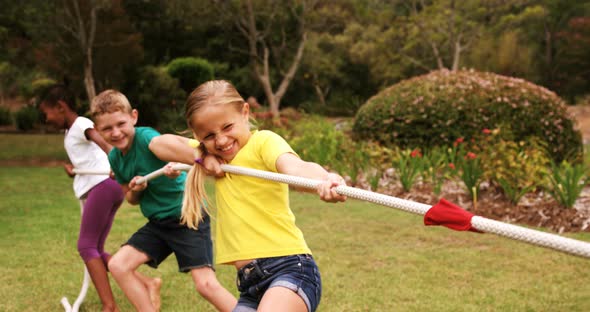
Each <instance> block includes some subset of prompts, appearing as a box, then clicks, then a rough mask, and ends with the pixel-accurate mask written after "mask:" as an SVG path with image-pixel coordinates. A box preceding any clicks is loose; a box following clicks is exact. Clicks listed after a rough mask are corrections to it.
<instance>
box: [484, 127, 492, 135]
mask: <svg viewBox="0 0 590 312" xmlns="http://www.w3.org/2000/svg"><path fill="white" fill-rule="evenodd" d="M482 132H483V133H484V134H490V133H492V130H490V129H488V128H484V129H483V130H482Z"/></svg>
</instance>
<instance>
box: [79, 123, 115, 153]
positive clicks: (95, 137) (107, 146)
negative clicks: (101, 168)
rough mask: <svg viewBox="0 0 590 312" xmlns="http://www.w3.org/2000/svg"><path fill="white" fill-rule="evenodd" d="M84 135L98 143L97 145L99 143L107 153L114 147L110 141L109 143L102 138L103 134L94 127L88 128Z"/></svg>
mask: <svg viewBox="0 0 590 312" xmlns="http://www.w3.org/2000/svg"><path fill="white" fill-rule="evenodd" d="M84 135H85V136H86V138H87V139H88V140H90V141H93V142H94V143H96V145H98V146H99V147H100V149H102V150H103V151H104V152H105V153H106V154H107V155H108V154H109V152H110V151H111V149H112V148H113V147H112V146H111V145H110V144H109V143H107V141H105V140H104V139H103V138H102V136H101V135H100V134H99V133H98V131H96V129H94V128H88V129H86V131H84Z"/></svg>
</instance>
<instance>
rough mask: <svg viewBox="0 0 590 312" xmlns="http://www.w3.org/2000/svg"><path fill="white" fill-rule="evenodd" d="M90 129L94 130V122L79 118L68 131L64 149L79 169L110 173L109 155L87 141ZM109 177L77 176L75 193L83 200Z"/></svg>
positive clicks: (75, 178)
mask: <svg viewBox="0 0 590 312" xmlns="http://www.w3.org/2000/svg"><path fill="white" fill-rule="evenodd" d="M88 128H94V123H93V122H92V120H90V119H88V118H86V117H78V118H76V120H75V121H74V123H73V124H72V126H71V127H70V129H68V130H66V134H65V138H64V147H65V149H66V152H67V154H68V157H69V158H70V161H71V162H72V164H73V165H74V168H78V169H92V170H100V171H105V172H108V171H110V170H111V169H110V165H109V159H108V157H107V154H106V153H105V152H104V151H103V150H102V149H101V148H100V147H99V146H98V145H97V144H96V143H94V142H93V141H91V140H88V139H86V136H85V135H84V132H85V131H86V129H88ZM108 178H109V176H108V175H80V174H78V175H76V176H75V177H74V193H75V194H76V197H78V198H82V197H83V196H84V195H85V194H86V193H87V192H88V191H89V190H90V189H91V188H93V187H94V186H95V185H97V184H99V183H100V182H102V181H104V180H106V179H108Z"/></svg>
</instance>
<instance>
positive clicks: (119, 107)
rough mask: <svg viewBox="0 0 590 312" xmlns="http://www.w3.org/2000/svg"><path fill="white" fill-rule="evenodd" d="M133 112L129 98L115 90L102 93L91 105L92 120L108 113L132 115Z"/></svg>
mask: <svg viewBox="0 0 590 312" xmlns="http://www.w3.org/2000/svg"><path fill="white" fill-rule="evenodd" d="M132 110H133V109H132V108H131V104H129V100H128V99H127V97H126V96H125V95H124V94H123V93H121V92H119V91H117V90H113V89H108V90H105V91H102V92H101V93H99V94H98V95H97V96H96V97H94V99H92V102H91V103H90V115H91V116H92V118H94V117H96V116H100V115H103V114H106V113H114V112H123V113H131V111H132Z"/></svg>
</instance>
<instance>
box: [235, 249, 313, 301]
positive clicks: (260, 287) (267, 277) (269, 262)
mask: <svg viewBox="0 0 590 312" xmlns="http://www.w3.org/2000/svg"><path fill="white" fill-rule="evenodd" d="M236 284H237V286H238V290H239V291H240V298H239V299H238V305H237V306H236V307H235V309H234V310H233V311H234V312H246V311H256V309H257V308H258V304H259V303H260V300H261V299H262V296H263V295H264V293H265V292H266V290H267V289H269V288H271V287H285V288H288V289H290V290H292V291H294V292H295V293H297V295H299V296H300V297H301V298H302V299H303V301H305V305H306V306H307V310H308V311H309V312H314V311H315V310H316V309H317V307H318V305H319V304H320V298H321V296H322V280H321V277H320V271H319V269H318V267H317V265H316V263H315V261H314V260H313V258H312V256H311V255H305V254H302V255H292V256H282V257H273V258H261V259H256V260H253V261H252V262H250V263H248V264H247V265H245V266H244V267H242V268H241V269H240V270H238V276H237V279H236Z"/></svg>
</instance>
